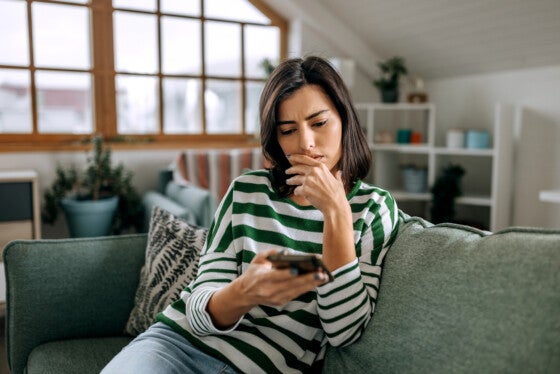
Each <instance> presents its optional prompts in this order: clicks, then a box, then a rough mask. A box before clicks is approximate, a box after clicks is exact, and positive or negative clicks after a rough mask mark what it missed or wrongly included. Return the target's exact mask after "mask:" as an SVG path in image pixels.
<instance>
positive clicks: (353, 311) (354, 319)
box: [317, 191, 399, 347]
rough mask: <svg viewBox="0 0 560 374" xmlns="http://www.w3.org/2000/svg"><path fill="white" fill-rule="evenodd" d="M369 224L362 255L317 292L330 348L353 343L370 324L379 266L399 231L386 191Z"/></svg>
mask: <svg viewBox="0 0 560 374" xmlns="http://www.w3.org/2000/svg"><path fill="white" fill-rule="evenodd" d="M375 200H376V201H377V203H376V204H374V206H372V208H371V210H372V212H375V214H373V215H372V221H371V224H369V225H366V226H365V229H364V231H363V232H362V243H361V255H360V257H359V258H358V259H356V260H354V261H352V262H351V263H349V264H346V265H345V266H343V267H341V268H339V269H337V270H336V271H335V272H334V273H333V275H334V277H335V280H334V281H333V282H330V283H327V284H324V285H322V286H320V287H318V288H317V305H318V314H319V317H320V319H321V324H322V326H323V329H324V330H325V333H326V335H327V339H328V341H329V343H330V344H331V345H332V346H335V347H337V346H345V345H349V344H352V343H353V342H355V341H356V340H357V339H358V338H359V337H360V336H361V334H362V332H363V330H364V329H365V327H366V326H367V324H368V323H369V321H370V320H371V317H372V315H373V310H374V308H375V303H376V301H377V292H378V290H379V278H380V276H381V265H382V262H383V258H384V256H385V254H386V253H387V250H388V248H389V246H390V244H391V242H392V240H393V239H394V236H395V234H396V232H397V230H398V222H399V221H398V212H397V206H396V203H395V201H394V199H393V198H392V197H391V195H390V194H388V193H386V192H385V191H383V192H382V195H378V196H375Z"/></svg>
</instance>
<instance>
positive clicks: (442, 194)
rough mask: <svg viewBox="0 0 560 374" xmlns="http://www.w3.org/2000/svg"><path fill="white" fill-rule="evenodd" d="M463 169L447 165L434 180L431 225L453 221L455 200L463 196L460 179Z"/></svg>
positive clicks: (463, 172) (454, 165) (458, 166)
mask: <svg viewBox="0 0 560 374" xmlns="http://www.w3.org/2000/svg"><path fill="white" fill-rule="evenodd" d="M464 174H465V169H464V168H463V167H462V166H461V165H456V164H449V165H447V166H446V167H444V168H443V170H442V173H441V175H440V176H439V177H438V178H437V179H436V181H435V183H434V185H433V187H432V188H431V192H432V207H431V221H432V223H442V222H454V221H455V199H456V198H457V197H459V196H461V195H462V194H463V191H462V189H461V179H462V178H463V175H464Z"/></svg>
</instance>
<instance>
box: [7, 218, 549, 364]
mask: <svg viewBox="0 0 560 374" xmlns="http://www.w3.org/2000/svg"><path fill="white" fill-rule="evenodd" d="M400 219H401V221H402V222H401V226H400V232H399V235H398V236H397V239H396V241H395V242H394V244H393V246H392V248H391V249H390V251H389V252H388V254H387V257H386V262H385V268H384V270H383V275H382V280H381V289H380V293H379V296H378V303H377V307H376V311H375V313H374V316H373V318H372V320H371V322H370V323H369V325H368V326H367V328H366V330H365V331H364V333H363V335H362V337H361V339H360V340H359V341H358V342H356V343H355V344H353V345H351V346H349V347H343V348H330V349H329V350H328V352H327V356H326V359H325V369H324V371H325V372H327V373H346V374H349V373H372V372H382V373H411V372H414V373H450V372H453V373H514V372H529V373H558V372H560V231H553V230H543V229H529V228H511V229H507V230H504V231H501V232H498V233H496V234H490V233H487V232H482V231H478V230H476V229H472V228H470V227H465V226H459V225H453V224H443V225H437V226H433V225H431V224H430V223H428V222H426V221H424V220H422V219H419V218H414V217H412V218H411V217H408V216H406V215H405V214H401V217H400ZM146 238H147V236H146V235H145V234H140V235H130V236H116V237H105V238H94V239H91V238H90V239H87V238H86V239H68V240H37V241H14V242H11V243H10V244H8V245H7V247H6V249H5V252H4V261H5V265H6V278H7V321H6V324H7V326H6V331H7V349H8V358H9V364H10V367H11V369H12V373H14V374H19V373H23V372H26V373H28V374H35V373H56V374H61V373H98V372H99V370H100V369H101V368H102V367H103V366H104V365H105V363H106V362H107V361H109V360H110V358H111V357H112V356H113V355H115V354H116V353H117V352H118V351H119V350H120V349H121V348H122V347H123V346H124V345H125V344H127V342H128V341H129V340H130V339H131V338H130V337H128V336H125V335H124V333H123V329H124V326H125V323H126V321H127V319H128V316H129V313H130V311H131V309H132V306H133V299H134V294H135V290H136V286H137V284H138V276H139V271H140V268H141V267H142V264H143V261H144V249H145V246H146Z"/></svg>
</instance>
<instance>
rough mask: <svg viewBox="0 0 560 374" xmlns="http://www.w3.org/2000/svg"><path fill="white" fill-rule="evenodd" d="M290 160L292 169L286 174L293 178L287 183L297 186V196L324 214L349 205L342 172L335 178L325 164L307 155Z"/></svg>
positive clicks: (297, 155) (338, 172)
mask: <svg viewBox="0 0 560 374" xmlns="http://www.w3.org/2000/svg"><path fill="white" fill-rule="evenodd" d="M289 159H290V163H291V164H292V167H290V168H288V169H287V170H286V174H288V175H293V176H292V177H291V178H289V179H288V180H287V181H286V183H287V184H288V185H291V186H297V187H296V188H295V190H294V195H295V196H302V197H304V198H305V199H306V200H307V201H308V202H309V203H310V204H311V205H313V206H314V207H315V208H317V209H319V210H320V211H322V212H323V214H327V213H330V211H331V210H333V209H334V210H336V209H337V208H341V207H342V208H344V206H345V205H346V206H347V205H348V203H347V200H346V191H345V189H344V182H343V181H342V173H341V172H340V171H337V172H336V176H334V175H333V174H332V173H331V171H330V170H329V169H328V168H327V166H326V165H325V164H324V163H322V162H320V161H318V160H315V159H313V158H311V157H309V156H305V155H300V154H293V155H291V156H290V158H289Z"/></svg>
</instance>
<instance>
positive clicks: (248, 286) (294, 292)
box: [236, 250, 328, 306]
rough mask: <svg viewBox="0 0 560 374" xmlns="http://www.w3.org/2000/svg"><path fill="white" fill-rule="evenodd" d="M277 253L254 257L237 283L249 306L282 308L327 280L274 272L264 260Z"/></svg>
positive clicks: (314, 275) (323, 276)
mask: <svg viewBox="0 0 560 374" xmlns="http://www.w3.org/2000/svg"><path fill="white" fill-rule="evenodd" d="M276 252H277V251H276V250H270V251H266V252H262V253H259V254H257V255H256V256H255V258H254V259H253V261H251V264H250V265H249V268H248V269H247V271H246V272H245V273H243V275H241V276H240V277H239V278H238V279H237V280H236V282H238V283H239V285H238V286H239V290H240V293H241V295H240V296H241V297H243V298H244V299H245V300H247V301H248V303H249V304H250V305H253V306H254V305H259V304H263V305H271V306H282V305H285V304H287V303H288V302H290V301H291V300H293V299H295V298H296V297H298V296H300V295H302V294H304V293H306V292H309V291H311V290H313V289H315V287H317V286H319V285H321V284H323V283H325V281H327V280H328V277H327V276H326V274H323V273H320V272H317V273H308V274H302V275H298V274H297V272H296V273H294V272H293V271H292V270H290V269H275V268H274V267H273V266H272V263H271V262H270V261H268V260H267V259H266V257H267V256H268V255H270V254H273V253H276Z"/></svg>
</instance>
